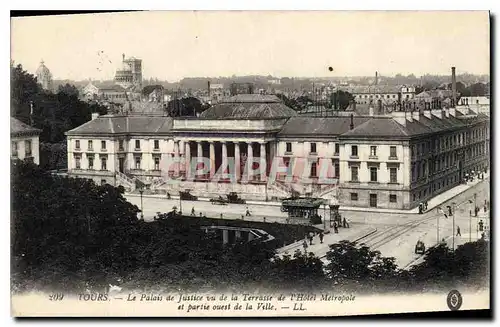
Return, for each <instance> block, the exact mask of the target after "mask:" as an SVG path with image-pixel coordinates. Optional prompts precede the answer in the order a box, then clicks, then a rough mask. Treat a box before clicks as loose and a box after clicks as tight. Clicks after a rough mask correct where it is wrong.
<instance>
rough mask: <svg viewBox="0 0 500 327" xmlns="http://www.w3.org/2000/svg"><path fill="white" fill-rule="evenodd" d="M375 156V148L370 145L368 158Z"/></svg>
mask: <svg viewBox="0 0 500 327" xmlns="http://www.w3.org/2000/svg"><path fill="white" fill-rule="evenodd" d="M376 156H377V147H376V146H374V145H372V146H370V157H376Z"/></svg>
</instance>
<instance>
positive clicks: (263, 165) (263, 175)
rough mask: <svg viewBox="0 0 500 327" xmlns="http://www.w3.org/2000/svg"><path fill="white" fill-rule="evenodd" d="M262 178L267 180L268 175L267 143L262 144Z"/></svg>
mask: <svg viewBox="0 0 500 327" xmlns="http://www.w3.org/2000/svg"><path fill="white" fill-rule="evenodd" d="M259 160H260V163H259V170H260V180H261V181H265V180H266V177H267V160H266V143H261V144H260V159H259Z"/></svg>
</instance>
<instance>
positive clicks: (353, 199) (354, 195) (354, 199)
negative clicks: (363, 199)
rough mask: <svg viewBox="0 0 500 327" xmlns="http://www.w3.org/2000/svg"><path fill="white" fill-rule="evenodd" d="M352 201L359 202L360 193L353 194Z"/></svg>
mask: <svg viewBox="0 0 500 327" xmlns="http://www.w3.org/2000/svg"><path fill="white" fill-rule="evenodd" d="M351 201H358V193H351Z"/></svg>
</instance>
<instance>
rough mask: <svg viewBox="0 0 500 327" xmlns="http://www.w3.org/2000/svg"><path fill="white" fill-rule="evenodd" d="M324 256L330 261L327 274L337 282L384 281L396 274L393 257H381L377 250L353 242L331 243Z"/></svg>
mask: <svg viewBox="0 0 500 327" xmlns="http://www.w3.org/2000/svg"><path fill="white" fill-rule="evenodd" d="M326 258H327V260H329V261H330V262H329V263H328V265H327V266H326V272H327V276H328V277H329V278H330V279H332V280H333V281H334V282H335V283H339V284H346V283H351V282H354V283H361V282H363V281H365V282H371V281H386V280H388V279H390V278H393V277H395V276H397V274H398V270H397V266H396V264H395V259H394V258H386V257H382V256H381V254H380V252H379V251H372V250H370V248H369V247H367V246H364V245H361V246H358V245H357V244H356V243H355V242H350V241H340V242H339V243H336V244H331V245H330V250H329V251H328V252H327V254H326Z"/></svg>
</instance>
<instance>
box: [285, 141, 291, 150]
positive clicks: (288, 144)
mask: <svg viewBox="0 0 500 327" xmlns="http://www.w3.org/2000/svg"><path fill="white" fill-rule="evenodd" d="M286 152H292V143H290V142H287V143H286Z"/></svg>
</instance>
